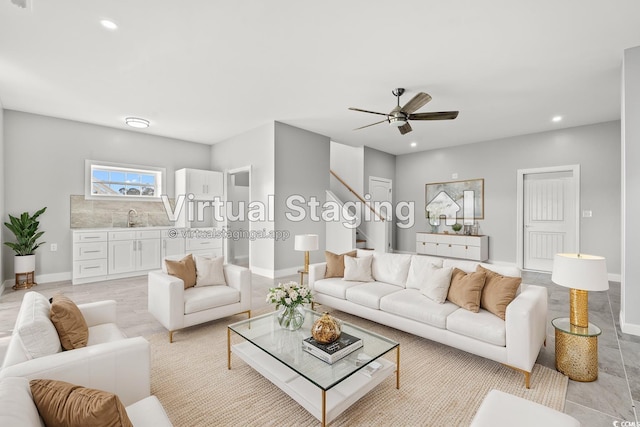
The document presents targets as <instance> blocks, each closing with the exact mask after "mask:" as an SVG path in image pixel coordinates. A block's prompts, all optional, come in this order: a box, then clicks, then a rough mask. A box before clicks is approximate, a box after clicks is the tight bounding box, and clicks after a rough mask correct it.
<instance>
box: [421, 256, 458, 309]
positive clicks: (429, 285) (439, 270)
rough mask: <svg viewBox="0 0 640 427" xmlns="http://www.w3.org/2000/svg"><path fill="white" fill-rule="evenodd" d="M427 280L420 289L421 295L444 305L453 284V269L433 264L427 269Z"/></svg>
mask: <svg viewBox="0 0 640 427" xmlns="http://www.w3.org/2000/svg"><path fill="white" fill-rule="evenodd" d="M427 270H429V272H428V273H427V275H428V276H427V280H426V282H425V284H424V286H423V287H422V288H421V289H420V293H421V294H422V295H424V296H426V297H427V298H429V299H432V300H434V301H435V302H437V303H438V304H444V301H445V300H446V299H447V294H448V293H449V285H450V284H451V273H452V272H453V268H451V267H444V268H443V267H438V266H436V265H433V264H431V265H430V266H429V267H427Z"/></svg>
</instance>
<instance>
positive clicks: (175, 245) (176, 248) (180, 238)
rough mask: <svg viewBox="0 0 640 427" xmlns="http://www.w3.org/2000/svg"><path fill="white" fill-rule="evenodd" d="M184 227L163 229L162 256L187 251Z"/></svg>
mask: <svg viewBox="0 0 640 427" xmlns="http://www.w3.org/2000/svg"><path fill="white" fill-rule="evenodd" d="M183 233H184V229H178V228H172V229H169V230H162V234H161V239H162V248H161V258H162V259H164V258H165V257H168V256H171V255H180V254H183V253H185V242H184V234H183Z"/></svg>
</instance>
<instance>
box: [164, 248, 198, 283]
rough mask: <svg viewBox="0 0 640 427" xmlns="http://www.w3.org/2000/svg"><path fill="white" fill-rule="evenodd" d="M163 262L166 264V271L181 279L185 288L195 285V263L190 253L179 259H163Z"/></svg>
mask: <svg viewBox="0 0 640 427" xmlns="http://www.w3.org/2000/svg"><path fill="white" fill-rule="evenodd" d="M164 263H165V265H166V266H167V273H169V274H170V275H172V276H175V277H177V278H179V279H182V281H183V282H184V288H185V289H187V288H191V287H193V286H195V285H196V263H195V262H194V261H193V257H192V256H191V254H189V255H187V256H186V257H184V258H182V259H181V260H180V261H172V260H169V259H165V260H164Z"/></svg>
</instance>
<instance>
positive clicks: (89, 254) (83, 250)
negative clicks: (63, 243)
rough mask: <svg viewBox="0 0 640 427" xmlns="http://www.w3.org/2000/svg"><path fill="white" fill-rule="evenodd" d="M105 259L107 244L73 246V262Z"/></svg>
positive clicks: (78, 244)
mask: <svg viewBox="0 0 640 427" xmlns="http://www.w3.org/2000/svg"><path fill="white" fill-rule="evenodd" d="M106 257H107V242H95V243H76V244H75V245H73V260H74V261H82V260H88V259H100V258H106Z"/></svg>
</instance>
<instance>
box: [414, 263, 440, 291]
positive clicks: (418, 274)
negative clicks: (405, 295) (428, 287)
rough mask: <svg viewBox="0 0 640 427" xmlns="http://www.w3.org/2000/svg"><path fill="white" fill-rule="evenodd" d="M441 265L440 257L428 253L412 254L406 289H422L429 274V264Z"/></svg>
mask: <svg viewBox="0 0 640 427" xmlns="http://www.w3.org/2000/svg"><path fill="white" fill-rule="evenodd" d="M432 265H434V266H436V267H442V258H436V257H432V256H428V255H412V256H411V266H410V267H409V274H408V275H407V286H406V288H407V289H418V290H420V289H422V287H423V286H424V284H425V283H426V282H427V279H428V278H429V275H430V274H431V270H430V269H429V267H430V266H432Z"/></svg>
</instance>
